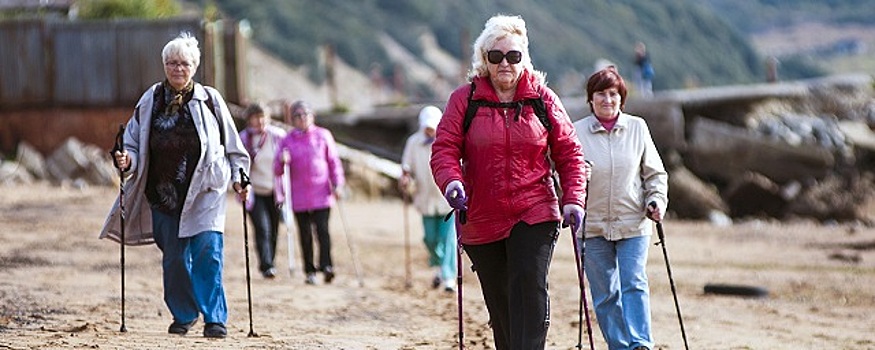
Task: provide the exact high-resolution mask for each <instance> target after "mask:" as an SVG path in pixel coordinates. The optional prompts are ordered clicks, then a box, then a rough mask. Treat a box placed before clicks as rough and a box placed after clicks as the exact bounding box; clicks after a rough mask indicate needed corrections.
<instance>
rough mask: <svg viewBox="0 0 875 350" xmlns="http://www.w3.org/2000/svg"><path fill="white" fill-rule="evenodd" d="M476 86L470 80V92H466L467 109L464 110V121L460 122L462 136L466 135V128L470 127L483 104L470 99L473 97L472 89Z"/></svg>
mask: <svg viewBox="0 0 875 350" xmlns="http://www.w3.org/2000/svg"><path fill="white" fill-rule="evenodd" d="M476 86H477V85H474V80H471V90H470V91H468V107H467V108H466V109H465V120H464V121H463V122H462V134H467V133H468V128H470V127H471V121H472V120H474V115H475V114H477V109H478V108H480V104H481V103H482V102H483V101H480V100H472V99H471V98H472V97H473V96H474V89H475V88H476Z"/></svg>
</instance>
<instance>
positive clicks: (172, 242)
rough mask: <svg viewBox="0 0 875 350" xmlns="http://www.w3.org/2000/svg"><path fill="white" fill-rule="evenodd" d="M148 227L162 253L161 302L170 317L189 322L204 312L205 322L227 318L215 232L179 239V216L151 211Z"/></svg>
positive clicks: (220, 245) (220, 246) (219, 242)
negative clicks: (162, 283) (162, 290)
mask: <svg viewBox="0 0 875 350" xmlns="http://www.w3.org/2000/svg"><path fill="white" fill-rule="evenodd" d="M152 229H153V231H154V236H155V243H156V244H157V245H158V249H161V252H163V253H164V255H163V257H162V259H161V265H162V267H163V268H164V302H165V303H166V304H167V308H168V309H170V313H171V314H172V315H173V320H174V321H175V322H180V323H188V322H191V321H193V320H195V319H197V317H198V313H202V314H203V315H204V322H205V323H221V324H225V323H226V322H227V321H228V305H227V302H226V300H225V289H224V287H223V286H222V261H223V257H222V249H223V246H224V240H223V238H222V233H221V232H217V231H205V232H201V233H199V234H197V235H195V236H193V237H189V238H179V218H178V217H174V216H172V215H168V214H165V213H162V212H160V211H158V210H152Z"/></svg>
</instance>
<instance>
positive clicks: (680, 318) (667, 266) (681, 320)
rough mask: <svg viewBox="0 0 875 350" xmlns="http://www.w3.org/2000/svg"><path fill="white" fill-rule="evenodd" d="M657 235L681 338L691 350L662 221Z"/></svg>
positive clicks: (659, 222) (658, 226)
mask: <svg viewBox="0 0 875 350" xmlns="http://www.w3.org/2000/svg"><path fill="white" fill-rule="evenodd" d="M656 234H657V235H658V236H659V242H656V245H661V246H662V256H663V257H665V269H666V270H667V271H668V282H669V284H670V285H671V295H672V297H674V307H675V310H676V311H677V313H678V323H680V326H681V336H682V337H683V339H684V349H686V350H690V345H689V344H687V332H686V331H685V330H684V318H683V316H681V307H680V304H678V292H677V289H676V288H675V285H674V278H673V277H672V276H671V264H669V262H668V250H667V249H666V248H665V232H664V231H663V230H662V221H657V222H656Z"/></svg>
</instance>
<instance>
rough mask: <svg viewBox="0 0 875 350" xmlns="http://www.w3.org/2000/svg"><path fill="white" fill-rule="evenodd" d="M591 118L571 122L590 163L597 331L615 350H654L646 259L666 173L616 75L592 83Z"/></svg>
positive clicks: (590, 266) (590, 265) (589, 248)
mask: <svg viewBox="0 0 875 350" xmlns="http://www.w3.org/2000/svg"><path fill="white" fill-rule="evenodd" d="M586 95H587V102H588V103H589V107H590V110H591V111H592V112H593V115H590V116H588V117H586V118H583V119H581V120H578V121H577V122H575V123H574V128H575V129H576V130H577V136H578V137H579V138H580V143H581V144H582V145H583V148H584V149H585V150H586V159H587V160H588V161H591V162H592V164H593V165H592V168H591V169H589V171H590V172H591V178H590V180H589V193H588V194H589V197H588V198H589V199H588V200H587V207H586V225H585V227H584V237H586V240H585V242H583V244H585V246H586V254H585V256H584V267H585V271H586V277H587V279H588V280H589V287H590V291H591V294H592V300H593V304H594V306H595V312H596V318H597V319H598V323H599V328H600V329H601V331H602V335H603V336H604V338H605V341H606V342H607V343H608V347H609V349H611V350H620V349H634V350H649V349H653V344H654V341H653V336H652V333H651V328H650V287H649V285H648V282H647V271H646V269H645V267H646V265H647V252H648V250H647V249H648V248H649V246H650V236H651V235H652V231H653V224H652V223H651V222H650V221H648V219H647V218H651V219H652V220H655V221H660V220H662V217H663V215H664V214H665V210H666V206H667V205H668V174H667V173H666V171H665V168H664V167H663V164H662V159H661V158H660V156H659V153H658V152H657V150H656V146H655V145H654V143H653V139H652V138H651V136H650V130H649V129H648V127H647V123H645V122H644V119H642V118H640V117H636V116H633V115H630V114H626V113H624V112H623V107H624V105H625V102H626V95H627V90H626V83H625V82H624V81H623V78H622V77H621V76H620V74H619V73H617V70H616V68H614V67H608V68H605V69H603V70H600V71H598V72H596V73H595V74H593V75H592V76H590V78H589V80H588V81H587V83H586Z"/></svg>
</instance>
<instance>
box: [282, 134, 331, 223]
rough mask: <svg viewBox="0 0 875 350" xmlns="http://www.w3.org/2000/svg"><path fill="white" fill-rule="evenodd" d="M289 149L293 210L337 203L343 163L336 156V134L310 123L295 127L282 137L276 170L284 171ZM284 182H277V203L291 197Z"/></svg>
mask: <svg viewBox="0 0 875 350" xmlns="http://www.w3.org/2000/svg"><path fill="white" fill-rule="evenodd" d="M285 151H288V152H289V159H290V162H289V164H288V166H289V168H290V169H291V170H290V172H289V175H290V176H289V178H290V183H291V184H290V187H289V188H290V189H291V199H292V210H293V211H295V212H302V211H308V210H314V209H324V208H329V207H331V205H332V204H334V196H333V192H334V188H337V187H341V186H343V183H344V181H345V179H344V176H343V164H341V162H340V157H338V156H337V147H336V146H335V144H334V136H332V135H331V132H330V131H328V129H325V128H322V127H319V126H316V125H311V126H310V128H309V129H308V130H307V131H302V130H298V129H293V130H291V131H289V133H288V135H286V137H285V138H283V140H282V142H281V143H280V147H279V149H278V150H277V155H276V158H274V162H273V172H274V174H275V175H276V176H277V177H281V176H282V175H283V173H284V172H285V166H284V164H283V152H285ZM282 187H283V186H276V188H275V189H274V190H275V191H276V198H277V203H285V199H286V198H288V196H287V194H286V193H283V188H282Z"/></svg>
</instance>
